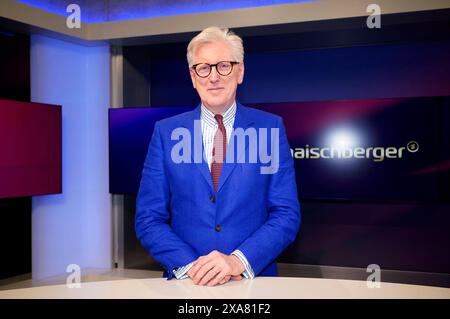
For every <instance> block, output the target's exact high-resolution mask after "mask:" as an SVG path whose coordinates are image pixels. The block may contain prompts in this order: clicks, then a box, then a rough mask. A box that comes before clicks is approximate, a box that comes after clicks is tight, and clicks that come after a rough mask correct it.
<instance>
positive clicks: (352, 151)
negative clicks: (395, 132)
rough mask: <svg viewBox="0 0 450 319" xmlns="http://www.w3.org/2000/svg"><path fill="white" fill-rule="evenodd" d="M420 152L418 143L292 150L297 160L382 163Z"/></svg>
mask: <svg viewBox="0 0 450 319" xmlns="http://www.w3.org/2000/svg"><path fill="white" fill-rule="evenodd" d="M418 150H419V144H418V143H417V142H416V141H411V142H409V143H408V144H407V145H406V146H401V147H395V146H388V147H383V146H369V147H311V146H309V145H308V144H307V145H305V147H296V148H291V154H292V157H293V158H295V159H319V158H324V159H335V158H337V159H369V160H373V161H374V162H382V161H384V160H385V159H386V158H389V159H399V158H403V156H404V154H405V152H409V153H416V152H417V151H418Z"/></svg>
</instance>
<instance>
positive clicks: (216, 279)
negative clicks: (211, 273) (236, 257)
mask: <svg viewBox="0 0 450 319" xmlns="http://www.w3.org/2000/svg"><path fill="white" fill-rule="evenodd" d="M229 276H230V275H227V273H226V272H225V271H223V270H221V271H220V272H219V273H217V275H216V276H215V277H213V278H212V279H211V280H210V281H209V282H207V283H206V284H207V285H208V286H209V287H212V286H215V285H217V284H219V283H222V280H223V279H224V278H226V277H229Z"/></svg>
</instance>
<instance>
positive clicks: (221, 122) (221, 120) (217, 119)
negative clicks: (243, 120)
mask: <svg viewBox="0 0 450 319" xmlns="http://www.w3.org/2000/svg"><path fill="white" fill-rule="evenodd" d="M214 118H215V119H216V121H217V124H219V126H222V125H223V116H222V115H221V114H216V115H214Z"/></svg>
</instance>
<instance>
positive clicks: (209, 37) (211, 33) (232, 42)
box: [187, 27, 244, 67]
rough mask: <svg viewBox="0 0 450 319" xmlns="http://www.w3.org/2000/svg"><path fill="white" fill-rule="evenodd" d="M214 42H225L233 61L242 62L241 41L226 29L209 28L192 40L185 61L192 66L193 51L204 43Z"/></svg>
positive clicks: (242, 46)
mask: <svg viewBox="0 0 450 319" xmlns="http://www.w3.org/2000/svg"><path fill="white" fill-rule="evenodd" d="M214 41H223V42H226V43H227V44H228V45H229V46H230V48H231V54H232V56H233V59H234V60H235V61H237V62H243V61H244V45H243V42H242V39H241V38H240V37H239V36H238V35H236V34H235V33H234V32H233V31H231V30H229V29H227V28H219V27H209V28H206V29H204V30H203V31H202V32H200V33H199V34H197V35H196V36H195V37H194V38H192V40H191V42H189V45H188V47H187V60H188V64H189V66H190V67H191V66H192V65H193V64H194V56H195V51H196V50H197V48H199V47H200V46H201V45H203V44H205V43H211V42H214Z"/></svg>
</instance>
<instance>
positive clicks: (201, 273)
mask: <svg viewBox="0 0 450 319" xmlns="http://www.w3.org/2000/svg"><path fill="white" fill-rule="evenodd" d="M214 266H215V264H214V263H212V262H210V263H207V264H204V265H203V266H201V267H200V268H199V269H198V271H197V272H196V273H195V274H193V277H192V280H193V281H194V284H198V283H199V282H200V281H201V280H202V278H203V277H204V276H205V275H206V274H207V273H208V272H209V271H210V270H211V269H213V268H214Z"/></svg>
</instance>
